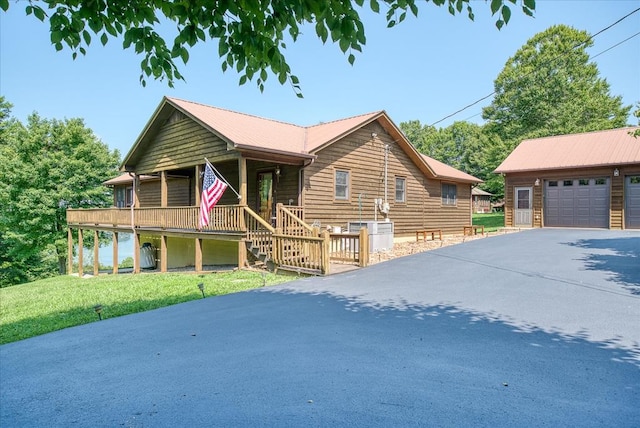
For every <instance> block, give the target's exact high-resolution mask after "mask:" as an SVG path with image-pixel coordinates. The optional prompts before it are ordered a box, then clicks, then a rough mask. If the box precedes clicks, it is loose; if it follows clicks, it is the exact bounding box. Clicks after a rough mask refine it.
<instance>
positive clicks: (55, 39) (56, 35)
mask: <svg viewBox="0 0 640 428" xmlns="http://www.w3.org/2000/svg"><path fill="white" fill-rule="evenodd" d="M62 38H63V34H62V31H52V32H51V43H53V44H56V43H60V42H61V41H62Z"/></svg>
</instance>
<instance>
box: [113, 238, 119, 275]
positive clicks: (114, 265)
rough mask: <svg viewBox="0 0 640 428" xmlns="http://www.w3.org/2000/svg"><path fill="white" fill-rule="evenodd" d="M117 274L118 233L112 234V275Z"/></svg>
mask: <svg viewBox="0 0 640 428" xmlns="http://www.w3.org/2000/svg"><path fill="white" fill-rule="evenodd" d="M117 273H118V232H113V274H114V275H117Z"/></svg>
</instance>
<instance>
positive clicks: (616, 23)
mask: <svg viewBox="0 0 640 428" xmlns="http://www.w3.org/2000/svg"><path fill="white" fill-rule="evenodd" d="M638 11H640V7H639V8H637V9H636V10H633V11H631V12H629V13H628V14H626V15H625V16H623V17H622V18H620V19H618V20H617V21H616V22H614V23H613V24H611V25H608V26H607V27H605V28H603V29H602V30H600V31H598V32H597V33H595V34H593V35H592V36H589V37H587V38H586V39H585V40H584V41H582V42H580V43H578V44H577V45H575V46H573V47H572V48H571V49H569V50H567V51H566V52H563V53H561V54H559V55H558V56H556V57H554V58H551V59H550V60H549V61H547V62H546V63H544V64H543V65H546V64H549V63H551V62H553V61H555V60H557V59H558V58H560V57H562V56H565V55H567V54H568V53H569V52H571V51H574V50H576V49H578V48H579V47H581V46H583V45H585V44H586V43H588V42H589V41H590V40H592V39H593V38H594V37H596V36H598V35H600V34H602V33H604V32H605V31H607V30H609V29H611V28H612V27H614V26H616V25H618V24H619V23H620V22H622V21H623V20H625V19H626V18H628V17H630V16H631V15H633V14H634V13H636V12H638ZM638 34H640V33H636V34H634V35H633V36H630V37H628V38H626V39H625V40H623V41H621V42H619V43H617V44H615V45H613V46H611V47H610V48H608V49H605V50H604V51H602V52H600V53H598V54H596V55H594V56H592V57H590V59H593V58H595V57H597V56H599V55H602V54H603V53H605V52H607V51H609V50H611V49H613V48H615V47H617V46H619V45H621V44H622V43H624V42H626V41H628V40H630V39H632V38H634V37H635V36H637V35H638ZM535 72H536V70H532V71H530V72H528V73H526V74H524V75H523V77H524V76H528V75H530V74H533V73H535ZM495 94H496V91H493V92H491V93H490V94H489V95H485V96H484V97H482V98H480V99H478V100H476V101H474V102H472V103H471V104H467V105H466V106H464V107H462V108H461V109H459V110H456V111H455V112H453V113H451V114H449V115H447V116H445V117H443V118H442V119H440V120H437V121H435V122H433V123H432V124H431V125H430V126H434V125H437V124H438V123H440V122H443V121H445V120H447V119H449V118H450V117H453V116H455V115H457V114H458V113H461V112H463V111H465V110H467V109H468V108H470V107H473V106H474V105H476V104H478V103H479V102H481V101H484V100H486V99H487V98H489V97H491V96H493V95H495ZM473 116H475V115H473ZM473 116H471V117H473Z"/></svg>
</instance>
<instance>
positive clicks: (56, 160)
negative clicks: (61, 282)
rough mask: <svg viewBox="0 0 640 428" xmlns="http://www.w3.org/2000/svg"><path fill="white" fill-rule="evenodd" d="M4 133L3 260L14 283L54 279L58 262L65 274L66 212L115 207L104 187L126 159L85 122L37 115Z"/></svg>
mask: <svg viewBox="0 0 640 428" xmlns="http://www.w3.org/2000/svg"><path fill="white" fill-rule="evenodd" d="M0 100H1V101H2V103H5V101H4V98H0ZM4 105H5V106H6V103H5V104H4ZM4 111H5V112H6V110H4ZM0 129H1V130H2V131H1V134H0V136H1V140H0V206H2V211H1V213H0V239H1V240H2V247H3V248H4V251H3V252H0V262H2V263H3V265H4V268H6V269H9V267H12V271H13V272H14V273H13V274H11V275H7V276H10V277H12V278H14V280H16V279H19V280H25V279H29V280H30V279H33V278H37V277H41V276H45V275H46V274H51V273H52V271H54V270H55V266H56V264H57V267H58V269H57V270H58V272H60V273H64V271H65V268H66V261H67V232H66V209H67V208H87V207H103V206H109V205H111V203H112V195H111V194H110V192H109V191H108V189H107V188H106V187H105V186H103V185H102V182H103V181H104V180H106V179H108V178H110V177H113V176H115V175H117V173H118V172H117V171H118V164H119V158H120V154H119V152H118V151H117V150H115V151H113V152H111V151H110V150H109V148H108V147H107V145H106V144H104V143H102V142H101V141H99V140H98V138H97V137H96V136H95V135H94V134H93V132H92V131H91V130H90V129H88V128H86V127H85V125H84V122H83V121H82V120H81V119H68V120H64V121H60V120H48V119H43V118H41V117H40V116H38V115H37V114H35V113H34V114H32V115H31V116H29V118H28V120H27V124H26V125H23V124H21V123H20V122H19V121H17V120H15V119H10V120H3V121H2V126H0ZM16 271H21V274H16V273H15V272H16ZM0 279H2V278H0ZM5 285H6V284H5Z"/></svg>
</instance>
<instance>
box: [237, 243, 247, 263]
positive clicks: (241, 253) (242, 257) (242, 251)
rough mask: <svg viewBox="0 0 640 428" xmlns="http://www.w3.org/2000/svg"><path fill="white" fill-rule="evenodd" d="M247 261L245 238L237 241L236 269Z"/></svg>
mask: <svg viewBox="0 0 640 428" xmlns="http://www.w3.org/2000/svg"><path fill="white" fill-rule="evenodd" d="M246 263H247V243H246V241H245V239H244V238H243V239H241V240H240V241H239V242H238V269H242V268H243V267H244V266H245V264H246Z"/></svg>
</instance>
